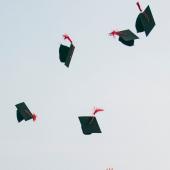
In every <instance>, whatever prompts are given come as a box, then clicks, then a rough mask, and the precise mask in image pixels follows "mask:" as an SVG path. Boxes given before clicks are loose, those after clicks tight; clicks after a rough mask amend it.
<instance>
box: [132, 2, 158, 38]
mask: <svg viewBox="0 0 170 170" xmlns="http://www.w3.org/2000/svg"><path fill="white" fill-rule="evenodd" d="M136 4H137V6H138V8H139V11H140V14H139V15H138V17H137V19H136V24H135V25H136V30H137V32H138V33H139V32H143V31H145V34H146V36H148V35H149V33H150V32H151V31H152V29H153V27H154V26H155V21H154V18H153V16H152V12H151V9H150V7H149V5H148V6H147V7H146V9H145V10H144V11H143V10H142V8H141V6H140V4H139V2H137V3H136Z"/></svg>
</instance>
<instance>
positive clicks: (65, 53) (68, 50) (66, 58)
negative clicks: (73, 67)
mask: <svg viewBox="0 0 170 170" xmlns="http://www.w3.org/2000/svg"><path fill="white" fill-rule="evenodd" d="M63 37H64V39H67V40H68V41H69V42H70V43H71V44H70V47H68V46H65V45H63V44H61V45H60V48H59V58H60V61H61V62H63V63H65V65H66V66H67V67H69V65H70V62H71V58H72V55H73V52H74V49H75V46H74V45H73V43H72V40H71V38H70V37H69V36H68V35H67V34H64V35H63Z"/></svg>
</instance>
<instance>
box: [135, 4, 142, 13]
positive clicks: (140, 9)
mask: <svg viewBox="0 0 170 170" xmlns="http://www.w3.org/2000/svg"><path fill="white" fill-rule="evenodd" d="M136 5H137V6H138V9H139V11H140V12H142V8H141V6H140V3H139V2H136Z"/></svg>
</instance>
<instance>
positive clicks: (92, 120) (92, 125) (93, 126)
mask: <svg viewBox="0 0 170 170" xmlns="http://www.w3.org/2000/svg"><path fill="white" fill-rule="evenodd" d="M79 120H80V123H81V128H82V131H83V133H84V134H85V135H90V134H91V133H102V132H101V130H100V127H99V125H98V122H97V120H96V117H94V116H80V117H79Z"/></svg>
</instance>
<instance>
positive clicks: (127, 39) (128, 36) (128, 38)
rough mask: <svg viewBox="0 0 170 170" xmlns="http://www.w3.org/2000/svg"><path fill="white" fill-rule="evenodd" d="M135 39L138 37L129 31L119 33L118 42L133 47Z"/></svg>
mask: <svg viewBox="0 0 170 170" xmlns="http://www.w3.org/2000/svg"><path fill="white" fill-rule="evenodd" d="M135 39H138V37H137V36H136V35H135V34H134V33H133V32H132V31H130V30H129V29H127V30H123V31H119V41H120V42H122V43H123V44H125V45H128V46H133V45H134V40H135Z"/></svg>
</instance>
